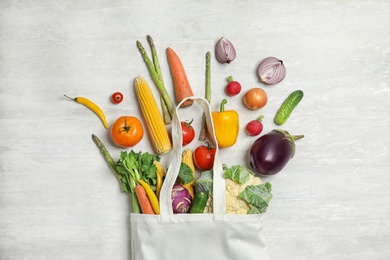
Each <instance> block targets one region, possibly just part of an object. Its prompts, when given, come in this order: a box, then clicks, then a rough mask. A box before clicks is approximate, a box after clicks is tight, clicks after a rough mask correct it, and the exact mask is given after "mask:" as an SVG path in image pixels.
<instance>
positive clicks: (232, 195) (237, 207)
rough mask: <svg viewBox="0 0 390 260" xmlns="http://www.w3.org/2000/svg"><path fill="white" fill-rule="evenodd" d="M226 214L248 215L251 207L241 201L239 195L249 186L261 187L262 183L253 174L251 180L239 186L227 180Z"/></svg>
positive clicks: (250, 176)
mask: <svg viewBox="0 0 390 260" xmlns="http://www.w3.org/2000/svg"><path fill="white" fill-rule="evenodd" d="M225 181H226V213H227V214H247V213H248V210H249V205H248V203H247V202H246V201H244V200H242V199H240V198H239V197H238V195H239V194H240V193H241V192H242V191H244V190H245V188H246V187H247V186H249V185H260V184H262V181H261V179H260V178H259V177H255V176H254V175H253V174H250V175H249V180H248V181H247V182H245V183H243V184H239V183H237V182H235V181H233V180H231V179H226V180H225Z"/></svg>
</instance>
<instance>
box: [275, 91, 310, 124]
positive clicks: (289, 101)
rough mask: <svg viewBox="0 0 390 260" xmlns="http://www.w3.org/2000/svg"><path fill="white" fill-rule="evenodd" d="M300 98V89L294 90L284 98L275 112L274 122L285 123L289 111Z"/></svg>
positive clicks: (301, 96)
mask: <svg viewBox="0 0 390 260" xmlns="http://www.w3.org/2000/svg"><path fill="white" fill-rule="evenodd" d="M302 98H303V91H302V90H295V91H294V92H292V93H291V94H290V95H289V96H288V97H287V98H286V100H285V101H284V102H283V104H282V105H281V106H280V108H279V110H278V112H277V113H276V115H275V119H274V122H275V124H277V125H283V124H284V123H286V121H287V119H288V118H289V117H290V115H291V112H292V111H293V110H294V108H295V107H296V106H297V105H298V103H299V102H301V100H302Z"/></svg>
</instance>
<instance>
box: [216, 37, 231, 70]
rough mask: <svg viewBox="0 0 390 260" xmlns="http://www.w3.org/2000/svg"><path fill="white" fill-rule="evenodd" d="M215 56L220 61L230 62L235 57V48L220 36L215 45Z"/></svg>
mask: <svg viewBox="0 0 390 260" xmlns="http://www.w3.org/2000/svg"><path fill="white" fill-rule="evenodd" d="M215 57H216V58H217V60H218V61H219V62H220V63H228V64H229V63H230V62H231V61H233V60H234V59H235V58H236V49H234V46H233V44H232V43H231V42H230V41H229V40H228V39H226V38H224V37H221V38H220V39H219V41H218V42H217V45H216V46H215Z"/></svg>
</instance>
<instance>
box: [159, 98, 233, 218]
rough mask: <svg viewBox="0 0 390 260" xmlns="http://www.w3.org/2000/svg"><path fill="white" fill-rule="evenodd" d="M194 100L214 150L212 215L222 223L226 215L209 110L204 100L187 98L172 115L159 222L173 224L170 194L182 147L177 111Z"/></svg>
mask: <svg viewBox="0 0 390 260" xmlns="http://www.w3.org/2000/svg"><path fill="white" fill-rule="evenodd" d="M189 99H190V100H194V101H195V103H196V104H197V105H199V106H200V107H201V108H202V110H203V112H204V115H205V118H206V124H207V129H208V136H209V137H210V139H211V140H210V141H211V142H212V143H213V144H214V146H215V148H216V152H215V159H214V165H213V215H214V220H215V221H224V220H225V218H224V216H225V215H226V214H225V212H226V197H225V192H226V191H225V189H226V188H225V179H224V178H223V168H222V162H221V159H220V156H219V149H218V145H217V141H216V140H217V139H216V137H215V131H214V125H213V120H212V116H211V108H210V105H209V103H208V102H207V100H206V99H204V98H201V97H189V98H185V99H183V100H182V101H181V102H180V103H179V104H178V106H177V107H176V110H175V113H174V114H173V115H172V130H171V131H172V143H173V149H172V152H171V161H170V164H169V167H168V170H167V174H166V176H165V180H164V183H163V186H162V188H161V193H160V221H161V222H174V221H175V214H174V213H173V209H172V200H171V193H172V188H173V185H174V184H175V182H176V179H177V176H178V174H179V170H180V165H181V156H182V152H183V147H182V139H183V137H182V128H181V124H180V122H181V121H180V118H179V115H178V110H179V108H180V105H181V104H182V103H184V102H185V101H186V100H189Z"/></svg>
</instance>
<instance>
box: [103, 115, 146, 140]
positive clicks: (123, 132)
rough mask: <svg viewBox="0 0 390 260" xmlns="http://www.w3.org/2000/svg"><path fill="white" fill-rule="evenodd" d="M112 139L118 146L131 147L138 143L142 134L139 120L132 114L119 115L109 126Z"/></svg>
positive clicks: (142, 130)
mask: <svg viewBox="0 0 390 260" xmlns="http://www.w3.org/2000/svg"><path fill="white" fill-rule="evenodd" d="M110 136H111V139H112V141H113V142H114V143H115V144H116V145H118V146H120V147H131V146H134V145H136V144H137V143H139V141H141V140H142V137H143V136H144V129H143V127H142V124H141V121H139V119H138V118H136V117H133V116H121V117H119V118H118V119H117V120H116V121H115V122H114V123H113V124H112V126H111V129H110Z"/></svg>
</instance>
